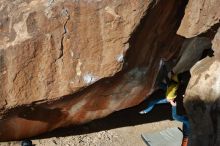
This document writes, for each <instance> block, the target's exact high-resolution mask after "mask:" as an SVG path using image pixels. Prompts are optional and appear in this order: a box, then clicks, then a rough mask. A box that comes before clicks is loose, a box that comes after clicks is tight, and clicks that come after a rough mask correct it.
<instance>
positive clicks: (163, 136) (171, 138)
mask: <svg viewBox="0 0 220 146" xmlns="http://www.w3.org/2000/svg"><path fill="white" fill-rule="evenodd" d="M141 136H142V138H143V140H144V141H145V143H146V144H147V146H180V145H181V142H182V137H183V134H182V132H181V131H180V130H179V129H178V128H177V127H175V128H168V129H165V130H162V131H158V132H153V133H149V132H148V133H144V134H142V135H141Z"/></svg>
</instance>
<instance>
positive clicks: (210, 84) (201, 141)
mask: <svg viewBox="0 0 220 146" xmlns="http://www.w3.org/2000/svg"><path fill="white" fill-rule="evenodd" d="M196 3H197V4H196ZM219 6H220V2H219V1H218V0H214V1H203V0H201V1H195V0H191V1H189V4H188V6H187V9H186V14H185V16H184V18H183V20H182V23H181V26H180V29H179V31H178V33H179V34H181V35H183V36H185V37H193V36H195V35H198V36H206V37H209V38H210V39H211V40H212V49H213V50H214V51H215V53H214V57H212V58H210V57H207V58H205V59H203V60H201V61H200V62H198V63H197V64H196V65H195V66H194V67H193V68H192V69H191V75H192V77H191V80H190V82H189V85H188V87H187V91H186V96H185V101H184V102H185V107H186V109H187V113H188V116H189V118H190V124H191V132H192V133H191V140H190V141H191V145H195V146H197V145H198V146H214V145H216V146H217V145H219V144H220V137H219V122H220V120H219V110H220V108H219V107H220V106H219V105H220V104H219V99H220V98H219V97H220V78H219V73H220V70H219V69H220V62H219V58H220V54H219V50H220V44H219V40H220V30H219V29H218V28H219V26H220V24H219V19H220V11H219ZM193 13H195V15H191V14H193ZM196 14H198V15H196ZM189 15H190V16H189Z"/></svg>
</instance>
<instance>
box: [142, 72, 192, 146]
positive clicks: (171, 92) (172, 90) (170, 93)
mask: <svg viewBox="0 0 220 146" xmlns="http://www.w3.org/2000/svg"><path fill="white" fill-rule="evenodd" d="M172 74H173V73H172ZM184 75H185V74H184ZM184 75H182V74H181V75H180V77H181V78H180V79H179V76H177V75H174V74H173V75H172V77H171V79H170V81H169V83H167V84H166V83H164V82H163V83H161V85H160V87H161V88H162V89H163V90H166V98H160V99H156V100H153V101H151V102H150V103H149V105H148V107H147V108H146V109H144V110H142V111H140V112H139V113H140V114H146V113H148V112H150V111H151V110H152V109H153V107H154V106H155V105H156V104H164V103H170V104H171V106H172V118H173V119H174V120H177V121H180V122H182V123H183V140H182V146H187V143H188V137H189V132H190V127H189V121H188V118H187V117H186V116H185V115H179V114H177V105H178V102H177V103H176V101H175V99H176V97H178V98H179V97H183V96H184V95H183V94H182V92H181V94H179V93H178V90H180V89H179V88H180V87H181V88H182V87H183V85H182V83H185V81H182V79H185V78H183V77H185V76H184ZM182 76H183V77H182ZM184 87H185V84H184ZM184 91H185V90H184ZM182 99H183V98H182ZM178 101H180V100H178Z"/></svg>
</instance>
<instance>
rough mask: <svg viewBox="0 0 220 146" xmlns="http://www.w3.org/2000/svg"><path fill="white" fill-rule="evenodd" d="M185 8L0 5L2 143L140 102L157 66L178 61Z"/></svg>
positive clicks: (112, 0)
mask: <svg viewBox="0 0 220 146" xmlns="http://www.w3.org/2000/svg"><path fill="white" fill-rule="evenodd" d="M185 5H186V2H185V1H176V0H167V1H164V0H159V1H148V0H140V1H133V0H75V1H70V0H50V1H44V0H40V1H39V0H26V1H20V0H1V2H0V13H1V16H0V20H1V21H0V22H1V23H0V82H1V84H0V109H1V110H0V112H1V116H0V118H1V119H0V140H9V139H20V138H24V137H30V136H34V135H37V134H40V133H42V132H45V131H50V130H53V129H55V128H57V127H62V126H67V125H69V124H80V123H84V122H88V121H91V120H93V119H97V118H101V117H104V116H106V115H108V114H110V113H112V112H114V111H117V110H120V109H124V108H127V107H130V106H133V105H136V104H138V103H140V102H141V101H143V99H144V98H145V96H146V95H147V94H150V92H151V91H152V87H153V84H154V80H155V78H156V75H157V71H158V68H159V63H160V59H161V58H163V59H164V60H170V59H173V58H175V57H176V56H177V55H178V51H179V50H180V49H179V48H180V45H181V42H182V40H183V38H181V37H180V36H177V35H176V31H177V29H178V26H179V23H180V20H181V18H182V15H183V12H184V8H185ZM155 18H160V19H155Z"/></svg>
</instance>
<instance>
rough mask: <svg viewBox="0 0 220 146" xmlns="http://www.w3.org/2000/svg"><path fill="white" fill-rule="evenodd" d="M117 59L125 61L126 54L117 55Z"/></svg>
mask: <svg viewBox="0 0 220 146" xmlns="http://www.w3.org/2000/svg"><path fill="white" fill-rule="evenodd" d="M117 61H118V62H123V61H124V55H123V54H120V55H118V56H117Z"/></svg>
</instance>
